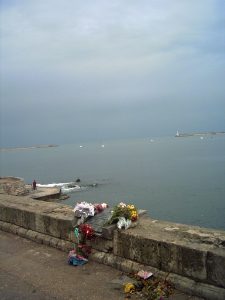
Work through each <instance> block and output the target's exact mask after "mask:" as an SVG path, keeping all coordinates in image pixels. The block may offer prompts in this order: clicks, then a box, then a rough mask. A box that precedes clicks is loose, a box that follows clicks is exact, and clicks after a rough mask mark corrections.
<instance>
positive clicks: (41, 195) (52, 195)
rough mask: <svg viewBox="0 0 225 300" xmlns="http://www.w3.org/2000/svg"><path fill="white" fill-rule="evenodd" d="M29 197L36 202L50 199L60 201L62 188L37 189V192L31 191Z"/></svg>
mask: <svg viewBox="0 0 225 300" xmlns="http://www.w3.org/2000/svg"><path fill="white" fill-rule="evenodd" d="M29 196H30V197H31V198H32V199H34V200H42V201H46V200H49V199H59V197H60V188H57V187H51V188H44V187H37V188H36V190H35V191H33V190H30V193H29Z"/></svg>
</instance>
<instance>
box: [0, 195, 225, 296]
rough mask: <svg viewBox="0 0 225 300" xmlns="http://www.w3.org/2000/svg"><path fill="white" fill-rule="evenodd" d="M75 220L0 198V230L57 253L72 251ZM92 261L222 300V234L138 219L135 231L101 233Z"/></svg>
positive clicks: (59, 208) (61, 211)
mask: <svg viewBox="0 0 225 300" xmlns="http://www.w3.org/2000/svg"><path fill="white" fill-rule="evenodd" d="M75 225H76V219H75V218H74V214H73V211H72V208H71V207H69V206H66V205H63V204H57V203H49V202H44V201H37V200H32V199H30V198H28V197H16V196H11V195H0V228H1V229H2V230H5V231H9V232H13V233H15V234H18V235H21V236H23V237H26V238H30V239H32V240H34V241H37V242H39V243H44V244H47V245H50V246H53V247H56V248H58V249H61V250H63V251H69V250H70V249H71V248H72V247H73V242H74V235H73V227H74V226H75ZM103 232H104V237H103V236H98V237H97V238H96V239H95V240H94V241H92V242H91V244H92V247H93V249H94V251H93V254H92V256H91V257H92V259H95V260H96V261H98V262H100V263H104V264H108V265H111V266H113V267H116V268H118V269H120V270H122V271H125V272H130V271H137V270H140V269H146V270H152V271H153V272H154V274H157V275H158V276H160V277H165V276H167V275H168V278H169V279H170V280H171V281H172V282H173V283H174V284H175V287H176V288H178V289H180V290H182V291H184V292H186V293H190V294H194V295H196V296H200V297H204V298H205V299H219V300H222V299H225V232H224V231H216V230H210V229H204V228H200V227H195V226H188V225H182V224H174V223H169V222H162V221H158V220H152V219H151V218H149V217H142V218H140V220H139V224H138V225H137V226H136V227H135V228H131V229H128V230H126V231H117V230H113V228H108V229H107V228H104V230H103Z"/></svg>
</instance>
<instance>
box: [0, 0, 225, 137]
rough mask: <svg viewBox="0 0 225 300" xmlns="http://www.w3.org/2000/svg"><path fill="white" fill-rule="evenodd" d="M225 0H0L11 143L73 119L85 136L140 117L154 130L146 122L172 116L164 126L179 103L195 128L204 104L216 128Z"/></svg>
mask: <svg viewBox="0 0 225 300" xmlns="http://www.w3.org/2000/svg"><path fill="white" fill-rule="evenodd" d="M224 9H225V4H224V2H223V1H220V0H216V1H211V0H199V1H194V0H189V1H182V2H181V1H179V0H173V1H165V0H158V1H156V0H151V1H150V0H148V1H147V0H146V1H144V0H142V1H138V2H137V1H133V0H129V1H119V0H114V1H111V2H107V1H103V0H98V1H97V0H95V1H93V0H92V1H91V0H89V1H85V2H80V1H70V0H67V1H58V0H54V1H53V0H39V1H28V0H22V1H19V2H18V1H13V0H11V1H6V0H3V1H1V12H0V14H1V15H0V19H1V22H2V26H1V27H2V29H1V65H2V68H1V71H0V72H1V99H2V105H1V106H2V111H3V112H4V117H3V121H1V125H2V127H3V129H4V136H7V137H8V138H7V143H11V141H10V140H13V138H14V135H15V134H18V136H19V138H21V139H23V140H24V142H26V141H27V143H29V141H31V140H30V134H29V128H33V130H34V131H35V132H36V138H37V139H39V140H41V139H42V138H44V136H45V138H46V139H47V138H48V137H47V135H46V128H59V130H61V134H60V135H58V136H60V137H64V136H65V135H64V134H63V132H65V131H67V130H68V128H70V127H71V126H72V127H73V126H74V127H76V128H77V127H80V136H79V138H81V137H82V135H83V136H86V138H87V139H90V138H92V139H94V138H95V132H97V131H99V134H98V136H100V135H101V133H100V132H102V135H104V136H107V130H108V133H109V135H111V136H113V137H115V136H116V135H118V134H119V133H118V132H120V133H121V132H123V135H124V136H128V135H129V136H131V135H132V133H135V135H136V136H138V134H140V135H142V134H143V132H144V128H143V127H144V126H146V128H147V127H152V128H153V129H151V130H152V134H154V132H153V131H154V130H155V127H154V126H150V125H153V124H154V123H156V122H157V120H162V119H164V120H167V123H168V126H166V129H165V126H164V124H162V125H161V126H158V129H157V133H156V132H155V134H163V135H165V134H169V133H170V131H172V130H174V128H177V127H178V125H180V124H179V123H182V118H183V119H185V118H186V116H185V113H186V114H188V116H189V117H188V118H187V122H186V123H187V124H188V120H190V116H191V115H193V119H192V120H191V123H192V125H191V126H196V128H197V127H198V126H200V125H199V122H198V114H199V119H200V115H201V116H202V115H203V117H201V120H204V122H203V121H202V123H204V124H203V125H202V124H201V126H202V127H204V126H205V128H206V127H207V126H208V124H207V119H208V118H209V116H210V113H209V111H211V113H212V115H213V118H214V119H215V116H217V117H216V118H219V121H217V122H216V121H215V124H214V128H210V129H212V130H219V129H221V128H219V127H223V126H224V123H223V121H222V119H221V111H222V110H224V101H223V99H224V93H225V88H224V84H223V78H224V69H225V68H224V67H225V56H224V50H225V49H224V48H225V39H224V36H225V28H224V25H223V24H224V21H225V17H224V14H223V11H224ZM183 107H185V108H186V112H185V111H184V110H183ZM196 108H197V109H198V110H199V112H198V113H196ZM206 108H207V109H206ZM205 109H206V112H205V115H204V111H205ZM36 111H38V114H35V113H34V112H36ZM73 116H74V117H73ZM180 116H181V117H180ZM204 116H205V117H204ZM100 117H101V119H100V120H102V121H99V118H100ZM38 118H39V120H40V119H41V120H42V121H41V122H40V123H39V124H38ZM89 120H90V121H89ZM123 121H124V122H123ZM141 121H143V122H142V123H141ZM119 122H120V123H121V122H122V123H124V130H118V127H119V126H117V124H118V123H119ZM161 122H162V121H161ZM157 123H158V122H157ZM18 124H19V125H18ZM42 124H43V126H42ZM93 124H95V125H93ZM125 124H127V125H126V126H125ZM140 124H144V125H143V126H142V125H140ZM218 124H220V125H218ZM18 126H19V127H20V131H19V133H17V128H18ZM102 126H104V128H106V129H105V131H104V132H103V129H102V128H103V127H102ZM210 126H211V127H213V124H212V123H210ZM120 127H121V126H120ZM12 128H13V129H12ZM86 128H87V129H86ZM90 128H94V129H95V130H90ZM207 128H208V127H207ZM97 129H98V130H97ZM129 129H130V132H129ZM53 131H54V130H53ZM88 132H89V133H90V134H88ZM23 133H24V135H23ZM25 133H26V134H25ZM96 137H97V136H96ZM4 139H5V138H4ZM4 139H3V138H2V141H1V142H2V143H6V141H4ZM54 139H56V140H57V139H60V141H58V140H57V141H56V142H57V143H58V142H66V140H68V139H69V137H68V138H67V139H64V138H58V137H57V135H56V134H55V135H54Z"/></svg>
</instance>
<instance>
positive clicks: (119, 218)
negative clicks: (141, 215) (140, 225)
mask: <svg viewBox="0 0 225 300" xmlns="http://www.w3.org/2000/svg"><path fill="white" fill-rule="evenodd" d="M137 219H138V211H137V208H136V207H135V206H134V205H133V204H128V205H127V204H125V203H123V202H121V203H119V204H118V205H116V206H115V207H114V208H113V211H112V216H111V218H110V220H109V222H108V224H117V227H118V228H119V229H122V228H125V229H127V228H129V227H130V226H131V225H132V223H133V222H136V221H137Z"/></svg>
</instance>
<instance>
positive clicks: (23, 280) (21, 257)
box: [0, 231, 188, 300]
mask: <svg viewBox="0 0 225 300" xmlns="http://www.w3.org/2000/svg"><path fill="white" fill-rule="evenodd" d="M0 239H1V246H0V299H1V300H6V299H7V300H14V299H17V300H24V299H26V300H29V299H36V300H53V299H60V300H69V299H74V300H76V299H77V300H82V299H83V300H87V299H90V300H105V299H108V300H115V299H116V300H117V299H118V300H124V294H123V292H122V289H115V288H114V286H113V285H112V284H111V281H113V280H115V279H116V278H118V277H119V276H120V275H121V272H119V271H118V270H116V269H113V268H111V267H108V266H105V265H103V264H98V263H95V262H93V261H89V262H88V264H86V265H84V266H81V267H73V266H69V265H68V264H67V253H65V252H61V251H58V250H57V249H54V248H50V247H48V246H46V245H39V244H37V243H34V242H32V241H29V240H26V239H23V238H20V237H18V236H16V235H12V234H9V233H4V232H1V231H0ZM181 297H182V298H178V299H181V300H182V299H184V300H185V299H188V296H182V295H181ZM132 299H138V298H137V297H135V296H132Z"/></svg>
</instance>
